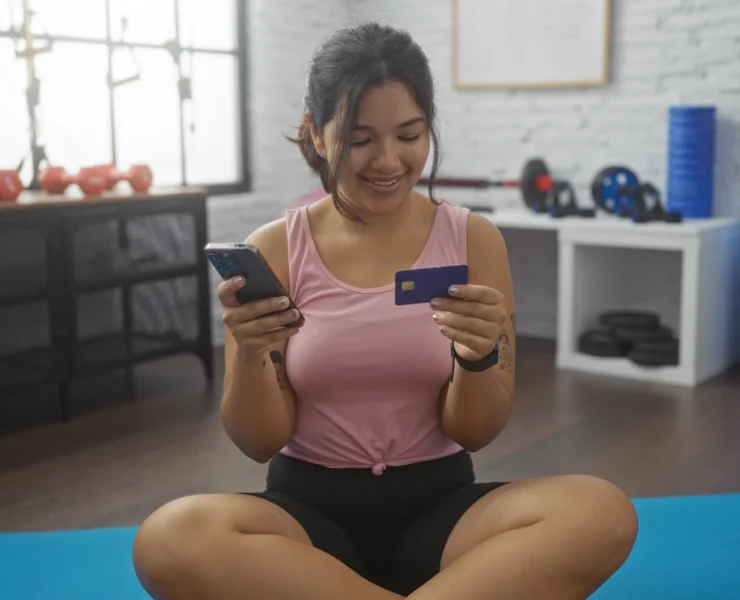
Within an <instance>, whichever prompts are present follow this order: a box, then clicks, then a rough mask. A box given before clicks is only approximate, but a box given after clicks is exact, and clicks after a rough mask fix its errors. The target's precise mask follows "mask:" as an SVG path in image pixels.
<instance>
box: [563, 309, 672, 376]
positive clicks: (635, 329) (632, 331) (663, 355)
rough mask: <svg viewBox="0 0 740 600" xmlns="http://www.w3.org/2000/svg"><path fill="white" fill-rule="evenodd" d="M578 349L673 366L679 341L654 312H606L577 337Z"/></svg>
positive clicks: (603, 355) (654, 365)
mask: <svg viewBox="0 0 740 600" xmlns="http://www.w3.org/2000/svg"><path fill="white" fill-rule="evenodd" d="M578 350H579V352H582V353H584V354H589V355H591V356H599V357H610V358H626V359H628V360H630V361H632V362H633V363H635V364H638V365H642V366H646V367H650V366H652V367H658V366H670V365H674V366H675V365H677V364H678V350H679V341H678V339H676V338H675V337H674V335H673V330H672V329H671V328H669V327H666V326H665V325H662V324H661V322H660V317H659V316H658V315H657V314H656V313H653V312H649V311H629V310H625V311H607V312H604V313H602V314H601V315H600V316H599V327H596V328H593V329H589V330H587V331H585V332H583V333H582V334H581V335H580V336H579V339H578Z"/></svg>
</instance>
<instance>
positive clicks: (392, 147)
mask: <svg viewBox="0 0 740 600" xmlns="http://www.w3.org/2000/svg"><path fill="white" fill-rule="evenodd" d="M375 148H376V150H375V153H374V155H373V157H372V160H371V161H370V166H371V167H372V169H373V170H376V171H378V172H379V173H388V174H390V175H392V174H394V173H396V172H397V171H398V167H399V166H400V165H401V157H400V155H399V152H398V147H397V146H396V144H395V143H394V142H393V141H392V140H384V141H382V142H381V143H379V144H376V145H375Z"/></svg>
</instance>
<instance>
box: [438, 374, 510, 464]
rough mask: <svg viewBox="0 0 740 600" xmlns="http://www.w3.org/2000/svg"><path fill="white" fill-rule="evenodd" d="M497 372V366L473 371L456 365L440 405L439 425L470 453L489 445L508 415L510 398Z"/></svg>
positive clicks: (506, 420)
mask: <svg viewBox="0 0 740 600" xmlns="http://www.w3.org/2000/svg"><path fill="white" fill-rule="evenodd" d="M498 374H499V368H498V367H492V368H490V369H487V370H485V371H480V372H477V373H474V372H471V371H466V370H465V369H463V368H462V367H461V366H460V365H458V364H456V365H455V370H454V374H453V378H452V381H451V382H450V384H449V387H448V388H447V394H446V397H445V399H444V403H443V405H442V426H443V427H444V430H445V432H446V433H447V435H448V436H450V438H451V439H453V440H454V441H456V442H457V443H458V444H460V445H461V446H462V447H463V448H465V449H466V450H468V451H470V452H475V451H477V450H480V449H481V448H483V447H485V446H486V445H487V444H489V443H490V442H491V441H492V440H493V439H494V438H495V437H496V436H497V435H498V434H499V433H500V432H501V431H502V430H503V428H504V427H505V425H506V423H507V422H508V420H509V417H510V416H511V409H512V400H513V398H511V397H510V394H509V392H508V391H507V390H506V388H505V387H504V385H503V384H502V383H501V381H500V380H499V377H498Z"/></svg>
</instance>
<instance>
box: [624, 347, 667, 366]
mask: <svg viewBox="0 0 740 600" xmlns="http://www.w3.org/2000/svg"><path fill="white" fill-rule="evenodd" d="M627 358H629V359H630V360H631V361H632V362H633V363H635V364H638V365H641V366H644V367H668V366H676V365H677V364H678V352H645V351H643V350H635V349H632V350H630V352H629V353H628V354H627Z"/></svg>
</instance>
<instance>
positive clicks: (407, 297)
mask: <svg viewBox="0 0 740 600" xmlns="http://www.w3.org/2000/svg"><path fill="white" fill-rule="evenodd" d="M467 283H468V265H450V266H446V267H429V268H426V269H409V270H407V271H398V272H397V273H396V304H397V305H398V306H403V305H406V304H422V303H427V304H428V303H429V302H431V301H432V300H433V299H434V298H447V297H449V295H450V292H449V289H450V287H451V286H453V285H465V284H467Z"/></svg>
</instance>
